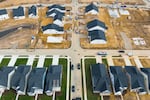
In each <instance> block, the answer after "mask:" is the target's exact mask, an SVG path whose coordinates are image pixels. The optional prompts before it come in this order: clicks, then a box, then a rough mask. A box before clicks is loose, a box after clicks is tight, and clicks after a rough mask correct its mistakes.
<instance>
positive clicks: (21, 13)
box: [13, 6, 24, 17]
mask: <svg viewBox="0 0 150 100" xmlns="http://www.w3.org/2000/svg"><path fill="white" fill-rule="evenodd" d="M23 9H24V8H23V7H21V6H19V7H18V8H15V9H13V17H15V16H17V17H19V16H24V10H23Z"/></svg>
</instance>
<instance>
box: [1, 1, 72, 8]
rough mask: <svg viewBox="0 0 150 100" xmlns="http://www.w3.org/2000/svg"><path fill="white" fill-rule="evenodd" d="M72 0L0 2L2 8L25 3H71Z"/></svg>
mask: <svg viewBox="0 0 150 100" xmlns="http://www.w3.org/2000/svg"><path fill="white" fill-rule="evenodd" d="M70 2H71V0H4V1H3V2H0V8H2V7H9V6H17V5H24V4H38V3H46V4H47V3H59V4H64V3H70Z"/></svg>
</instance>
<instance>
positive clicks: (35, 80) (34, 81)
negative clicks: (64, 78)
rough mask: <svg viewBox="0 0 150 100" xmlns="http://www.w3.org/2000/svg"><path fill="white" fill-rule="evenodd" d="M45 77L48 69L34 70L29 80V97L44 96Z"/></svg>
mask: <svg viewBox="0 0 150 100" xmlns="http://www.w3.org/2000/svg"><path fill="white" fill-rule="evenodd" d="M45 75H46V68H34V69H32V71H31V73H30V75H29V78H28V85H27V94H28V95H29V96H35V94H43V90H44V80H45Z"/></svg>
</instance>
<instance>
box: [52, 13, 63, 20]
mask: <svg viewBox="0 0 150 100" xmlns="http://www.w3.org/2000/svg"><path fill="white" fill-rule="evenodd" d="M62 18H63V16H61V15H60V16H59V14H57V15H55V16H54V18H53V19H54V20H57V19H58V20H60V21H62Z"/></svg>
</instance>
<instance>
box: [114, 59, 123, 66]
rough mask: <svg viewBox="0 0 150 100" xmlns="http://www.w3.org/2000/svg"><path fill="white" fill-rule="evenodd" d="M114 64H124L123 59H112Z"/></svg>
mask: <svg viewBox="0 0 150 100" xmlns="http://www.w3.org/2000/svg"><path fill="white" fill-rule="evenodd" d="M113 62H114V65H115V66H125V62H124V59H121V58H120V59H115V58H114V59H113Z"/></svg>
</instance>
